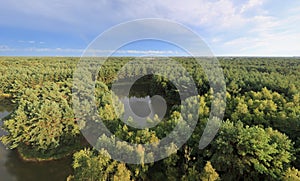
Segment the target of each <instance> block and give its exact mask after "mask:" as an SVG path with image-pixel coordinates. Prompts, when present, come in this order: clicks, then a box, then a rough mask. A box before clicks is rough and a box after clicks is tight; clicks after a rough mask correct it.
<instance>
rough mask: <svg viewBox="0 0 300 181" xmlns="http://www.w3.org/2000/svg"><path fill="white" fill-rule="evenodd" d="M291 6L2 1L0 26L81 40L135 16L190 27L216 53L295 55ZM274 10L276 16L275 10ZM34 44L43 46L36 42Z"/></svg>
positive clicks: (295, 20)
mask: <svg viewBox="0 0 300 181" xmlns="http://www.w3.org/2000/svg"><path fill="white" fill-rule="evenodd" d="M295 2H296V1H290V0H287V1H285V2H282V1H279V0H276V1H268V0H247V1H242V0H212V1H207V0H187V1H179V0H177V1H174V0H163V1H161V0H152V1H148V0H139V1H136V0H115V1H110V0H77V1H72V0H64V1H59V0H51V1H46V0H28V1H18V0H4V1H1V6H0V12H1V15H2V16H0V26H1V25H2V26H15V27H23V28H24V27H25V28H27V29H38V30H44V31H52V32H53V31H57V32H62V31H64V32H68V33H74V32H75V34H77V35H78V36H79V38H81V37H82V36H83V37H84V36H85V35H87V34H92V36H94V35H95V34H97V33H101V32H102V31H104V30H106V29H107V28H109V27H110V26H112V25H115V24H117V23H121V22H124V21H128V20H133V19H136V18H165V19H171V20H175V21H178V22H180V23H183V24H185V25H188V26H189V27H191V28H193V29H194V30H195V31H197V32H198V33H199V34H200V35H201V36H202V37H203V38H204V39H205V40H206V42H209V43H210V44H209V46H210V47H212V48H213V51H214V52H216V53H217V54H218V53H222V54H224V53H228V54H230V53H232V54H245V53H247V54H251V53H252V54H256V53H261V54H263V52H267V53H270V54H271V53H285V54H288V53H291V54H296V53H297V52H298V54H299V52H300V50H299V48H298V47H300V46H299V44H300V43H299V42H300V41H299V32H300V26H299V24H300V13H299V12H300V11H299V6H296V5H295ZM284 4H289V6H290V7H289V8H290V9H284V7H283V5H284ZM298 5H299V4H298ZM281 6H282V7H281ZM278 9H279V10H280V12H277V11H278ZM26 42H27V43H29V41H26ZM278 42H279V43H278ZM22 43H25V41H24V42H22ZM34 43H37V44H44V43H41V42H39V41H35V42H34ZM42 50H43V49H40V51H42ZM44 51H46V49H44ZM47 51H59V50H55V49H49V50H47ZM60 51H69V52H72V51H75V52H78V49H77V50H74V49H72V48H71V47H70V49H69V50H67V49H63V50H60Z"/></svg>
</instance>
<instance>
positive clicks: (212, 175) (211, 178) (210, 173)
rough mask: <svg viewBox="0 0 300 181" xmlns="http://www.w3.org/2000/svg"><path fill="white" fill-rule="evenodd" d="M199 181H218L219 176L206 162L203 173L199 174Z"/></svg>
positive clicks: (209, 163)
mask: <svg viewBox="0 0 300 181" xmlns="http://www.w3.org/2000/svg"><path fill="white" fill-rule="evenodd" d="M200 180H202V181H216V180H220V178H219V174H218V173H217V172H216V170H215V169H214V168H213V166H212V165H211V162H210V161H208V162H206V164H205V167H204V169H203V171H202V172H201V174H200Z"/></svg>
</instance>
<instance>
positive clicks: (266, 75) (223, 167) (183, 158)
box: [0, 57, 300, 181]
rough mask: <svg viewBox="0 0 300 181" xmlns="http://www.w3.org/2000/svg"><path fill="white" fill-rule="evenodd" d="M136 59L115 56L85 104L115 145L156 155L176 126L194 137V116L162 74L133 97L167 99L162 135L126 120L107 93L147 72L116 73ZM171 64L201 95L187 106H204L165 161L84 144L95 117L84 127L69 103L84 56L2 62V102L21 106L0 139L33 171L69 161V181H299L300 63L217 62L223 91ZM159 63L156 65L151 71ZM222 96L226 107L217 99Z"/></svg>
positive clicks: (192, 65) (198, 73)
mask: <svg viewBox="0 0 300 181" xmlns="http://www.w3.org/2000/svg"><path fill="white" fill-rule="evenodd" d="M141 59H142V58H141ZM131 60H133V58H132V57H110V58H108V59H107V60H106V61H105V63H104V64H103V65H102V66H101V69H99V70H89V71H91V72H93V73H95V72H96V73H95V75H93V76H92V77H94V79H91V80H92V81H93V82H94V88H95V90H94V95H85V94H83V93H82V95H79V97H80V98H85V99H90V100H92V98H91V96H93V97H95V103H96V104H95V105H96V110H97V113H98V114H99V115H98V116H99V117H100V118H101V120H102V121H103V123H104V124H105V126H106V127H107V128H108V129H109V130H110V131H111V132H112V133H113V134H114V137H117V138H118V139H119V140H123V141H124V142H129V143H134V144H140V145H141V144H153V145H154V146H155V145H157V144H159V140H161V139H163V138H164V137H166V136H167V135H168V134H169V133H170V132H171V131H172V130H173V129H174V128H175V127H176V126H177V125H178V124H183V125H185V126H186V127H187V128H189V126H190V125H189V119H190V116H189V115H187V116H183V118H182V117H181V114H180V113H181V111H183V109H184V108H183V107H181V105H180V98H182V97H181V96H179V94H178V90H177V89H176V86H174V84H173V83H172V82H171V81H170V80H169V79H167V78H165V77H164V76H163V75H150V76H144V77H142V78H140V79H139V80H138V81H136V83H134V84H133V86H132V88H131V90H130V96H135V97H145V96H147V95H149V96H153V95H160V96H162V97H163V98H164V99H165V100H166V102H167V109H166V112H167V113H166V114H165V116H164V117H163V119H162V121H161V122H159V123H157V124H156V126H155V127H151V128H147V129H136V128H132V127H130V126H128V125H126V124H125V123H124V122H122V121H121V120H120V118H119V115H118V114H117V113H116V112H115V109H114V106H115V104H114V101H113V100H112V92H111V91H110V90H111V89H112V85H113V83H114V81H115V77H116V76H119V78H120V79H123V78H124V79H125V78H127V79H128V78H129V79H130V78H134V77H135V76H136V75H138V74H140V73H141V72H143V71H144V72H146V71H147V68H146V67H143V65H142V64H141V66H130V67H128V68H126V69H125V70H124V71H122V74H119V72H120V70H121V69H122V67H123V66H124V65H125V64H126V63H127V62H130V61H131ZM172 60H174V61H176V62H178V63H179V64H180V65H182V67H184V69H185V70H187V72H188V73H189V75H190V76H191V77H192V79H193V82H194V83H195V85H196V88H197V96H194V97H184V96H183V97H184V99H185V100H186V102H187V105H188V106H189V105H193V104H194V102H195V100H197V101H196V102H198V103H199V104H197V106H198V108H197V113H196V114H197V119H198V120H197V121H198V122H197V124H196V125H195V128H194V130H193V133H192V134H191V136H190V137H189V139H188V140H187V141H186V142H185V143H184V144H183V145H182V146H181V147H177V146H176V144H173V146H172V145H171V146H169V147H166V148H165V151H166V153H172V154H170V155H169V156H168V157H166V158H164V159H162V160H159V161H156V162H150V163H148V161H147V159H148V160H149V159H153V158H152V157H151V155H146V154H145V153H146V152H145V148H143V146H138V147H130V146H126V145H124V144H123V142H122V141H116V144H117V145H119V147H118V149H117V150H115V151H116V152H119V153H124V155H125V154H127V155H125V156H127V157H128V158H130V157H131V156H133V155H139V156H140V159H141V163H142V164H131V163H125V162H120V161H117V160H114V159H113V158H112V155H110V153H109V151H108V150H106V149H100V150H97V149H95V148H94V147H93V146H91V145H90V143H89V142H88V141H87V140H86V139H85V137H84V135H83V134H82V132H81V131H80V130H81V125H80V122H81V121H82V119H84V118H88V117H89V116H90V115H82V116H81V117H80V118H78V117H77V114H75V113H74V111H73V106H74V104H75V102H74V101H72V95H73V94H74V79H73V78H74V77H73V75H74V71H75V70H76V66H77V64H78V62H79V61H80V58H77V57H0V98H1V99H5V100H8V101H10V102H11V103H12V104H14V105H15V110H14V111H13V112H12V113H11V114H10V115H9V116H8V117H6V118H5V120H4V121H3V126H2V129H3V130H5V131H6V132H7V134H5V135H3V136H2V137H1V138H0V140H1V142H2V143H3V144H4V145H6V146H7V147H9V148H10V149H14V150H17V151H18V153H19V155H20V156H21V157H22V158H23V159H24V160H27V161H31V162H42V161H49V160H56V159H61V158H64V157H72V165H70V167H72V173H70V175H69V176H68V177H67V178H62V179H64V180H69V181H71V180H74V181H76V180H78V181H79V180H80V181H81V180H84V181H96V180H125V181H126V180H161V179H165V180H183V181H186V180H203V181H215V180H291V181H293V180H300V171H299V169H300V58H297V57H286V58H285V57H218V60H219V62H220V65H221V68H222V69H223V73H224V81H225V82H224V85H226V90H225V91H226V92H217V91H218V90H214V89H213V88H212V87H210V85H212V84H216V82H218V80H209V79H208V77H207V75H206V73H205V71H204V70H203V68H202V67H201V66H199V65H198V64H197V62H196V61H195V59H194V58H192V57H172ZM141 62H142V60H141ZM160 63H161V62H160V61H153V62H151V64H153V65H152V66H153V67H155V66H156V65H158V66H159V64H160ZM95 67H97V66H95ZM162 71H164V72H163V74H164V75H167V74H169V72H176V73H174V74H173V76H175V77H174V79H176V80H177V81H178V82H179V84H181V85H182V87H183V88H186V87H187V86H185V84H187V79H186V77H185V76H184V73H183V72H181V71H180V70H179V69H176V68H174V67H172V66H169V67H168V68H165V69H163V70H162ZM210 81H212V82H210ZM124 84H126V82H124ZM78 86H79V85H78ZM119 86H122V85H121V84H120V85H119ZM75 89H76V87H75ZM186 89H188V88H186ZM75 91H76V90H75ZM187 91H189V90H187ZM216 92H217V93H216ZM78 94H80V92H79V93H78ZM218 95H220V96H221V95H224V96H225V97H226V100H225V99H224V100H223V99H222V100H221V99H218V98H216V97H215V96H217V97H218ZM224 101H225V102H224ZM79 102H80V100H79ZM80 104H81V107H80V109H82V111H83V112H89V110H90V109H92V108H90V107H89V106H87V104H86V103H85V102H80ZM212 104H216V105H222V106H223V107H224V108H225V110H224V111H225V112H224V117H223V118H222V120H220V122H221V125H220V128H219V130H218V133H217V135H216V136H215V138H214V139H213V140H212V142H211V143H210V144H209V145H208V146H207V147H205V148H204V149H199V140H200V138H201V136H202V134H203V131H204V129H205V126H206V124H207V122H208V118H209V116H210V112H211V105H212ZM120 106H121V105H120ZM79 114H80V113H79ZM82 114H83V113H82ZM129 119H130V118H129ZM182 119H183V120H182ZM150 121H154V122H155V119H154V120H150ZM111 140H112V138H111V137H109V136H108V135H105V134H103V135H99V137H97V143H96V144H97V145H98V146H99V147H103V145H106V144H108V143H109V142H110V141H111ZM129 153H130V154H129Z"/></svg>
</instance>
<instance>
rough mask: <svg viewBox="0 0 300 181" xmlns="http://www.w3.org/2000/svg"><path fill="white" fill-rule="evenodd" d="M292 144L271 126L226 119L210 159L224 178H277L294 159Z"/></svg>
mask: <svg viewBox="0 0 300 181" xmlns="http://www.w3.org/2000/svg"><path fill="white" fill-rule="evenodd" d="M292 150H293V148H292V143H291V140H289V139H288V137H287V136H285V135H284V134H282V133H280V132H278V131H276V130H273V129H271V128H268V129H266V130H265V129H263V128H260V127H258V126H253V127H249V126H245V127H244V125H243V124H242V123H241V122H237V123H236V124H234V123H231V122H229V121H226V122H225V123H224V124H223V125H222V128H221V130H220V132H219V135H218V137H217V138H216V140H215V141H213V143H212V148H211V150H210V151H211V152H212V157H211V162H212V163H213V164H214V165H215V166H216V170H217V171H218V173H219V174H222V178H224V179H234V180H238V179H241V178H244V177H246V178H249V179H252V180H253V179H254V180H255V179H266V178H269V179H278V178H280V177H281V175H282V174H283V173H284V171H285V170H286V169H287V167H288V166H289V164H290V162H291V161H292V160H293V156H292V153H291V152H292Z"/></svg>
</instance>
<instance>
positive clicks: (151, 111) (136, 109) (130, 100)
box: [120, 95, 168, 129]
mask: <svg viewBox="0 0 300 181" xmlns="http://www.w3.org/2000/svg"><path fill="white" fill-rule="evenodd" d="M120 100H121V102H122V103H123V104H124V114H123V116H122V117H121V120H122V121H123V122H124V123H126V124H127V125H129V126H131V127H135V128H139V129H145V128H152V127H154V126H156V125H157V124H158V123H159V122H160V121H161V120H162V119H163V118H164V116H165V114H166V111H167V107H168V106H167V103H166V101H165V99H164V98H163V97H161V96H159V95H155V96H153V97H150V96H146V97H139V98H138V97H135V96H134V97H124V98H121V99H120ZM155 116H157V117H155ZM130 117H131V118H132V119H129V118H130Z"/></svg>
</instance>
